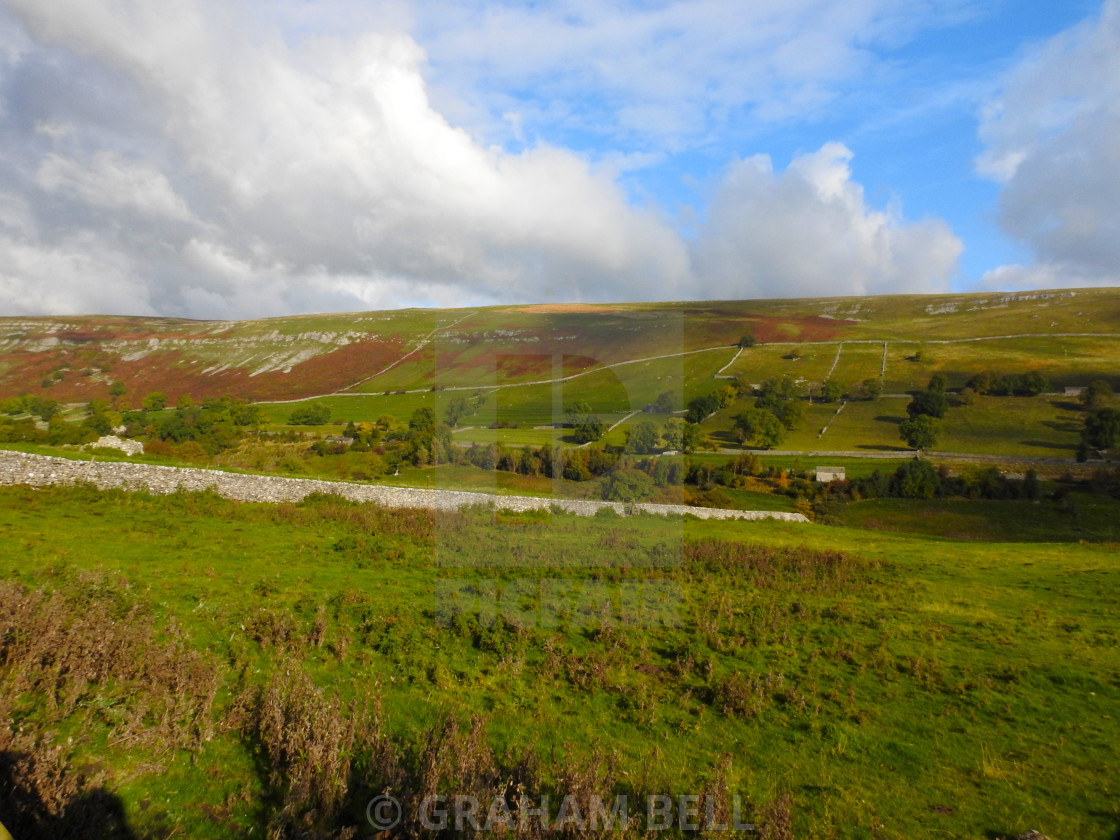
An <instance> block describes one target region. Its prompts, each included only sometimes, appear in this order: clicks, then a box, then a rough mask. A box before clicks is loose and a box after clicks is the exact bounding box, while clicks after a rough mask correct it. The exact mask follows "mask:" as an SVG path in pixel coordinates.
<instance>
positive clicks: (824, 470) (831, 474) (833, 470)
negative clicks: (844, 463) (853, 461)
mask: <svg viewBox="0 0 1120 840" xmlns="http://www.w3.org/2000/svg"><path fill="white" fill-rule="evenodd" d="M843 480H844V468H843V467H817V481H820V482H824V483H827V482H829V481H843Z"/></svg>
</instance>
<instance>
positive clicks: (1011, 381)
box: [992, 373, 1023, 397]
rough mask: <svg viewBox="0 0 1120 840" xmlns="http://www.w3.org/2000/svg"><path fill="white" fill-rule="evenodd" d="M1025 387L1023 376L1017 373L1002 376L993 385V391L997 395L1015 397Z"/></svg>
mask: <svg viewBox="0 0 1120 840" xmlns="http://www.w3.org/2000/svg"><path fill="white" fill-rule="evenodd" d="M1022 389H1023V377H1021V376H1020V375H1019V374H1017V373H1009V374H1007V375H1006V376H1001V377H1000V378H999V380H998V381H997V382H996V383H995V384H994V385H993V386H992V393H994V394H996V395H997V396H1003V397H1013V396H1015V395H1016V394H1017V393H1019V392H1020V391H1021V390H1022Z"/></svg>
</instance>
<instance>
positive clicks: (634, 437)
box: [626, 420, 661, 455]
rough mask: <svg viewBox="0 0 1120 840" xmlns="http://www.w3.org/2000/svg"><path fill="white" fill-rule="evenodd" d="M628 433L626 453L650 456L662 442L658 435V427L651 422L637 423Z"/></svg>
mask: <svg viewBox="0 0 1120 840" xmlns="http://www.w3.org/2000/svg"><path fill="white" fill-rule="evenodd" d="M627 431H628V435H627V439H626V451H627V452H633V453H634V454H635V455H649V454H650V453H651V452H653V451H655V450H656V449H657V447H658V444H659V443H660V442H661V441H660V440H659V437H658V434H657V426H655V425H654V424H653V423H652V422H650V421H649V420H643V421H642V422H641V423H636V424H635V425H633V426H631V427H630V428H629V429H628V430H627Z"/></svg>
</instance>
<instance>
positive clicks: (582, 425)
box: [567, 402, 607, 443]
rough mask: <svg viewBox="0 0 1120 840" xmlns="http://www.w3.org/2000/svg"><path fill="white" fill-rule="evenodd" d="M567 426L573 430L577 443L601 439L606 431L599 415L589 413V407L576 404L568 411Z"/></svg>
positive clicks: (583, 403)
mask: <svg viewBox="0 0 1120 840" xmlns="http://www.w3.org/2000/svg"><path fill="white" fill-rule="evenodd" d="M567 414H568V417H567V425H568V426H570V427H571V428H572V430H573V437H575V439H576V441H577V442H578V443H591V442H592V441H596V440H598V439H599V438H601V437H602V436H603V435H604V434H605V433H606V430H607V427H606V425H605V424H604V423H603V421H602V420H601V419H599V415H597V414H592V413H591V406H590V405H588V404H587V403H585V402H578V403H576V404H575V405H573V406H572V407H571V408H569V409H568V412H567Z"/></svg>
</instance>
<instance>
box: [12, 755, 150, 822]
mask: <svg viewBox="0 0 1120 840" xmlns="http://www.w3.org/2000/svg"><path fill="white" fill-rule="evenodd" d="M29 759H30V756H29V755H28V754H27V753H22V752H13V751H3V752H0V815H3V823H4V827H5V828H6V829H7V830H8V831H9V833H11V835H12V837H13V838H15V840H57V838H62V837H65V838H74V840H85V839H86V838H89V840H95V838H96V840H137V836H136V835H135V834H134V833H133V832H132V829H130V828H129V827H128V821H127V820H126V819H125V814H124V806H123V805H122V803H121V800H120V799H119V798H118V797H117V796H115V795H114V794H112V793H109V792H108V791H106V790H104V789H97V790H91V791H87V792H85V793H82V794H78V795H77V796H74V797H73V798H69V797H68V796H67V793H68V792H67V791H66V790H65V786H66V784H65V781H64V780H60V779H58V778H51V777H50V775H51V774H49V773H43V774H34V777H32V778H28V774H27V773H26V772H24V771H25V770H26V769H27V768H28V766H29ZM32 766H33V765H32ZM38 769H39V770H44V769H46V768H42V767H39V768H38ZM40 775H41V776H42V778H40V777H39V776H40ZM52 787H53V788H60V789H52ZM59 800H62V802H63V803H64V804H61V803H59ZM67 800H69V801H67Z"/></svg>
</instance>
